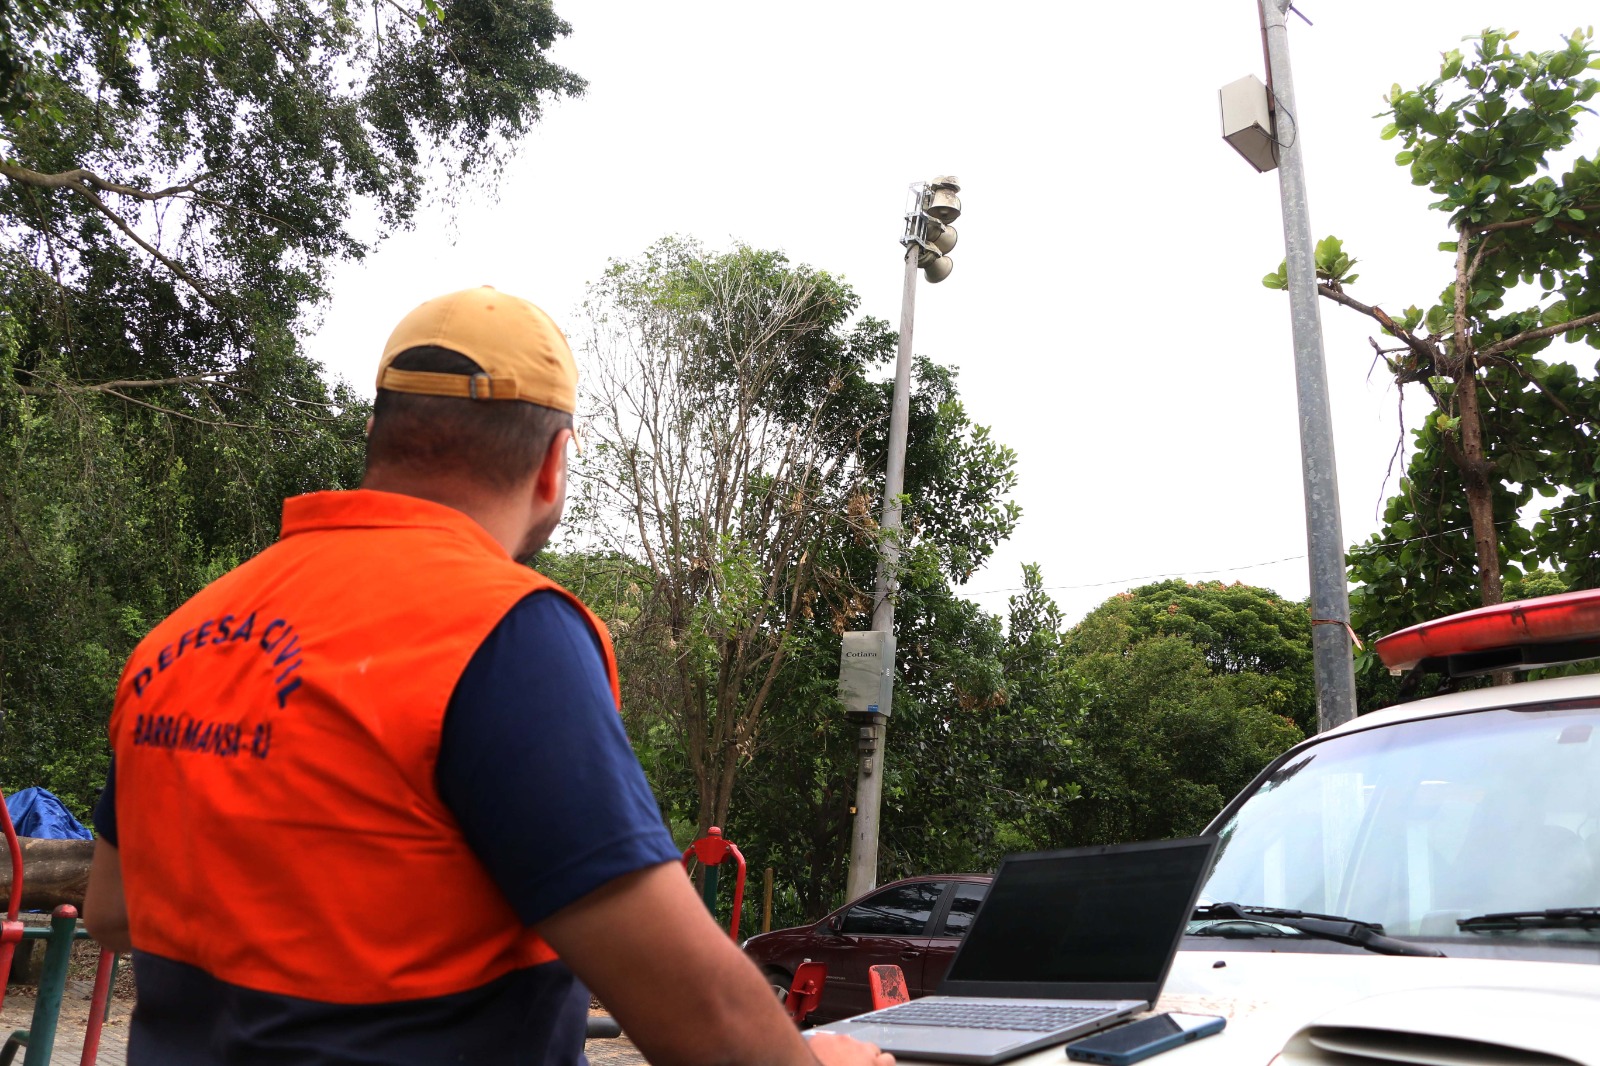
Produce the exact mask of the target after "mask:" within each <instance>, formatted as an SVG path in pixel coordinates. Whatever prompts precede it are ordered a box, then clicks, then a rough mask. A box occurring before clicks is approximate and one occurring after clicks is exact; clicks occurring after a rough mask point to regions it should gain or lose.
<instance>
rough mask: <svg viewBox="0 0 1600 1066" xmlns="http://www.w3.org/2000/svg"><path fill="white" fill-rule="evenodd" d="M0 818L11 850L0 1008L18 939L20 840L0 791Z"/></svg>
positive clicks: (1, 939) (0, 950)
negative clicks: (9, 892) (9, 891)
mask: <svg viewBox="0 0 1600 1066" xmlns="http://www.w3.org/2000/svg"><path fill="white" fill-rule="evenodd" d="M0 818H3V819H5V831H6V849H7V850H8V851H10V853H11V898H10V900H9V901H7V903H6V917H5V921H4V923H0V1007H4V1006H5V1005H6V983H7V982H8V981H9V979H10V977H11V956H12V955H14V954H15V953H16V950H17V944H18V942H19V941H21V940H22V921H21V920H20V918H19V917H18V915H19V914H20V913H21V910H22V841H20V840H18V839H17V827H16V826H14V825H12V824H11V811H10V810H8V809H7V808H6V798H5V795H4V794H3V793H0Z"/></svg>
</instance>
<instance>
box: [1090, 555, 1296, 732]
mask: <svg viewBox="0 0 1600 1066" xmlns="http://www.w3.org/2000/svg"><path fill="white" fill-rule="evenodd" d="M1114 602H1115V604H1117V606H1116V607H1115V609H1114V611H1112V613H1114V614H1115V615H1116V618H1117V622H1118V625H1119V626H1126V627H1127V632H1128V639H1129V640H1130V641H1140V640H1145V639H1147V638H1149V637H1156V636H1171V637H1182V638H1183V639H1185V640H1187V641H1188V642H1189V643H1190V644H1193V645H1194V646H1195V647H1196V648H1197V649H1198V650H1199V652H1200V654H1201V655H1202V656H1203V657H1204V659H1205V662H1206V665H1207V667H1208V668H1209V670H1210V671H1211V672H1212V673H1213V674H1217V675H1219V676H1224V677H1231V678H1235V679H1236V680H1235V682H1234V686H1235V688H1238V689H1240V690H1245V689H1248V690H1250V692H1251V693H1252V696H1251V699H1252V702H1255V703H1257V704H1258V705H1259V706H1261V707H1262V708H1264V709H1266V710H1269V711H1271V712H1273V713H1274V714H1281V715H1283V716H1284V717H1286V718H1289V719H1290V720H1292V721H1293V722H1294V724H1295V725H1297V726H1299V727H1300V729H1301V730H1302V731H1304V732H1306V733H1313V732H1315V731H1316V728H1317V698H1316V682H1315V679H1314V676H1313V670H1312V663H1311V614H1310V612H1309V610H1307V608H1306V604H1305V603H1304V602H1300V603H1295V602H1293V601H1291V600H1286V599H1284V598H1283V597H1281V596H1279V595H1278V594H1277V593H1275V592H1273V591H1272V590H1271V589H1263V588H1256V587H1255V586H1252V585H1245V584H1241V583H1239V582H1234V583H1233V584H1231V585H1229V584H1224V583H1223V582H1221V581H1202V582H1198V583H1196V584H1192V585H1191V584H1189V583H1188V582H1187V581H1182V580H1172V581H1161V582H1157V583H1156V584H1153V585H1144V586H1142V587H1140V588H1136V589H1130V590H1129V591H1127V592H1123V593H1119V594H1118V595H1117V596H1116V597H1115V598H1114ZM1109 606H1110V605H1109V604H1108V605H1107V607H1102V608H1100V610H1101V611H1105V610H1107V608H1108V607H1109ZM1097 613H1098V612H1097ZM1091 631H1092V627H1091V628H1090V629H1087V630H1084V631H1083V632H1084V633H1085V634H1087V633H1089V632H1091ZM1082 639H1084V638H1083V637H1080V638H1079V643H1080V644H1081V641H1082Z"/></svg>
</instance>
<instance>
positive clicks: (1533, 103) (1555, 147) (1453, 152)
mask: <svg viewBox="0 0 1600 1066" xmlns="http://www.w3.org/2000/svg"><path fill="white" fill-rule="evenodd" d="M1515 37H1516V34H1515V33H1506V32H1503V31H1500V30H1485V31H1484V32H1483V33H1482V34H1480V35H1478V36H1476V37H1472V38H1469V39H1468V40H1470V41H1471V42H1472V47H1471V49H1470V54H1463V52H1462V51H1461V50H1460V49H1452V50H1450V51H1449V52H1446V53H1444V55H1443V58H1442V62H1441V64H1440V70H1439V76H1438V77H1437V78H1435V79H1434V80H1432V81H1430V82H1428V83H1426V84H1424V85H1421V86H1418V87H1417V88H1415V89H1402V88H1401V87H1400V86H1399V85H1395V86H1394V87H1393V88H1391V90H1390V92H1389V96H1388V101H1387V103H1388V107H1387V108H1386V110H1385V111H1384V112H1383V114H1382V116H1381V117H1385V118H1387V119H1388V120H1389V121H1388V122H1387V124H1386V125H1385V126H1384V127H1383V130H1382V136H1383V137H1384V138H1385V139H1398V140H1399V141H1400V143H1401V145H1402V150H1401V151H1400V152H1399V154H1398V155H1396V157H1395V162H1396V163H1397V164H1398V165H1400V166H1402V167H1405V168H1406V169H1407V172H1408V173H1409V175H1410V178H1411V181H1412V183H1413V184H1414V185H1421V186H1426V187H1427V188H1429V189H1430V190H1431V191H1432V192H1433V193H1434V194H1435V195H1437V196H1438V197H1439V199H1438V200H1437V201H1436V202H1435V203H1433V204H1432V205H1431V206H1432V207H1433V208H1434V209H1435V210H1438V211H1440V212H1443V213H1444V214H1445V215H1446V216H1448V219H1449V222H1448V225H1449V233H1448V235H1447V239H1446V240H1444V241H1442V242H1441V243H1440V245H1439V248H1440V249H1441V250H1443V251H1446V252H1449V253H1451V254H1452V257H1453V266H1452V269H1451V270H1450V271H1449V272H1448V274H1447V276H1446V278H1445V279H1444V280H1445V284H1444V287H1443V288H1442V290H1441V291H1440V293H1439V295H1438V297H1437V298H1436V299H1434V300H1431V301H1424V302H1422V303H1419V304H1416V305H1412V306H1410V307H1407V308H1405V309H1404V310H1403V311H1399V312H1396V313H1390V312H1387V311H1385V310H1384V309H1383V308H1381V307H1378V306H1375V305H1368V304H1365V303H1362V302H1361V301H1359V300H1357V299H1356V298H1355V297H1353V296H1352V295H1351V294H1350V291H1349V289H1350V287H1351V285H1352V283H1353V282H1355V280H1356V277H1355V275H1353V274H1351V273H1350V270H1351V268H1352V267H1353V266H1354V260H1353V259H1351V258H1350V256H1349V254H1348V253H1346V252H1345V251H1344V248H1343V245H1342V243H1341V242H1340V241H1338V240H1337V239H1336V238H1333V237H1329V238H1327V239H1326V240H1324V241H1322V242H1320V243H1319V245H1318V247H1317V272H1318V277H1319V279H1320V284H1319V286H1318V291H1319V292H1320V293H1321V295H1322V296H1323V297H1325V298H1327V299H1329V300H1332V301H1334V302H1335V303H1338V304H1341V305H1343V306H1345V307H1347V308H1350V309H1352V310H1355V311H1357V312H1359V313H1361V314H1363V315H1366V316H1368V317H1369V318H1371V319H1372V320H1373V321H1374V322H1375V323H1376V324H1377V325H1378V326H1379V327H1380V329H1381V335H1382V338H1383V339H1382V340H1377V339H1375V340H1374V341H1373V347H1374V348H1375V349H1377V351H1378V354H1379V356H1380V357H1381V358H1382V359H1383V360H1384V362H1385V363H1386V365H1387V366H1388V368H1389V370H1390V371H1391V373H1393V375H1394V378H1395V381H1396V382H1397V383H1398V384H1399V385H1400V386H1401V387H1402V389H1403V388H1404V387H1405V386H1406V385H1412V384H1415V385H1420V386H1421V387H1422V390H1423V392H1424V393H1425V395H1426V396H1427V397H1428V400H1429V403H1430V404H1431V406H1432V413H1431V414H1430V415H1429V417H1428V418H1427V419H1426V421H1425V422H1424V423H1423V425H1422V427H1421V428H1420V429H1419V430H1418V431H1417V432H1416V449H1415V452H1414V454H1413V455H1412V457H1411V460H1410V464H1409V467H1408V470H1407V472H1406V475H1405V477H1404V478H1403V479H1402V480H1401V483H1400V492H1399V493H1398V494H1397V495H1396V496H1394V497H1393V498H1392V499H1390V500H1389V502H1388V505H1387V507H1386V508H1385V511H1384V526H1383V529H1382V530H1381V531H1380V532H1379V533H1378V534H1376V535H1375V536H1374V537H1373V538H1372V539H1371V540H1370V541H1369V542H1368V543H1367V544H1365V545H1361V546H1358V547H1356V548H1355V549H1354V550H1353V551H1352V553H1351V576H1352V578H1353V579H1354V580H1355V581H1356V582H1358V583H1359V587H1358V588H1357V589H1356V591H1355V592H1354V593H1353V594H1352V597H1351V608H1352V615H1353V619H1354V621H1355V624H1356V625H1357V626H1358V627H1359V628H1361V629H1362V630H1364V631H1367V632H1375V633H1381V632H1385V631H1389V630H1393V629H1398V628H1402V627H1404V626H1406V625H1410V624H1412V623H1414V622H1418V621H1422V620H1424V619H1427V618H1432V617H1437V616H1439V615H1441V614H1448V613H1452V612H1455V611H1459V610H1463V609H1465V608H1467V607H1470V606H1476V605H1477V604H1480V603H1481V604H1491V603H1498V602H1500V601H1501V600H1502V599H1503V598H1504V595H1505V589H1504V586H1505V585H1506V583H1507V582H1508V581H1510V582H1515V581H1516V580H1517V579H1518V576H1519V575H1520V574H1521V573H1523V572H1528V571H1532V570H1535V569H1537V568H1539V567H1548V568H1551V569H1553V570H1555V571H1556V572H1558V573H1559V574H1561V575H1562V576H1563V579H1564V580H1565V581H1566V582H1567V583H1569V584H1571V585H1573V586H1579V587H1586V586H1590V585H1593V584H1595V583H1596V582H1597V581H1600V562H1597V560H1600V539H1597V538H1600V534H1597V533H1596V528H1597V527H1596V524H1595V523H1594V521H1593V518H1594V514H1595V507H1596V504H1597V499H1600V497H1597V493H1596V480H1597V475H1600V450H1597V448H1596V438H1595V427H1596V424H1597V420H1600V384H1597V381H1596V378H1595V375H1594V371H1593V367H1592V365H1591V364H1589V363H1588V362H1587V361H1586V360H1579V361H1567V360H1562V359H1559V358H1553V357H1552V356H1551V354H1550V351H1549V349H1550V348H1551V346H1552V344H1553V343H1554V342H1555V341H1556V340H1557V339H1561V340H1563V341H1565V342H1566V343H1568V344H1573V343H1576V342H1579V341H1584V342H1587V344H1588V345H1589V346H1590V347H1592V348H1593V347H1600V261H1597V259H1596V256H1595V238H1596V232H1597V231H1596V228H1595V227H1596V224H1597V220H1600V163H1597V159H1596V157H1595V156H1593V155H1589V156H1584V155H1581V154H1580V155H1572V154H1571V150H1572V148H1573V147H1574V145H1575V143H1576V138H1577V127H1578V120H1579V117H1580V116H1581V115H1582V114H1583V113H1584V112H1586V111H1590V110H1591V107H1590V102H1591V101H1592V100H1593V99H1594V97H1595V95H1596V93H1597V92H1600V81H1597V80H1596V79H1595V78H1594V77H1592V76H1590V72H1591V71H1592V70H1593V69H1594V68H1595V67H1596V66H1597V62H1596V59H1595V56H1596V54H1597V53H1596V52H1595V50H1594V48H1593V47H1592V46H1591V34H1590V33H1589V32H1588V31H1585V30H1575V31H1573V33H1572V35H1571V36H1569V37H1567V38H1566V39H1565V43H1564V45H1563V46H1562V47H1560V48H1555V49H1551V50H1547V51H1527V52H1519V51H1516V50H1514V49H1513V48H1512V45H1511V42H1512V40H1513V39H1514V38H1515ZM1555 159H1559V160H1561V165H1562V166H1563V167H1564V169H1563V170H1560V171H1558V170H1557V169H1555V164H1554V163H1553V160H1555ZM1265 280H1266V284H1268V285H1269V286H1270V287H1275V288H1282V287H1283V285H1284V283H1285V282H1284V277H1283V273H1282V270H1281V268H1280V271H1279V272H1278V273H1277V274H1269V275H1268V276H1267V278H1266V279H1265ZM1580 364H1581V366H1582V367H1583V368H1584V369H1580ZM1535 496H1540V497H1543V498H1545V499H1547V500H1549V501H1550V502H1549V504H1548V505H1546V506H1545V508H1544V509H1543V510H1542V511H1540V512H1539V514H1538V517H1537V519H1536V520H1535V521H1534V522H1533V523H1532V524H1531V527H1529V526H1524V525H1523V524H1522V523H1521V522H1519V521H1518V519H1519V516H1521V515H1522V514H1523V513H1524V511H1525V509H1526V508H1527V507H1528V506H1529V504H1530V503H1531V502H1532V501H1533V499H1534V497H1535ZM1377 668H1378V667H1377V664H1376V661H1375V660H1374V659H1373V657H1372V656H1371V655H1370V654H1369V655H1366V656H1364V657H1363V658H1362V660H1361V669H1362V671H1363V672H1364V673H1370V672H1371V671H1373V670H1375V669H1377Z"/></svg>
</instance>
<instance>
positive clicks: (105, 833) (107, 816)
mask: <svg viewBox="0 0 1600 1066" xmlns="http://www.w3.org/2000/svg"><path fill="white" fill-rule="evenodd" d="M90 821H91V822H93V823H94V835H95V836H97V837H99V838H100V839H101V840H104V841H105V842H106V843H107V844H110V845H111V846H112V847H118V846H119V845H118V844H117V761H116V760H115V759H113V760H111V765H110V766H108V767H106V787H105V788H102V789H101V790H100V798H99V799H97V800H96V801H95V804H94V817H93V818H91V819H90Z"/></svg>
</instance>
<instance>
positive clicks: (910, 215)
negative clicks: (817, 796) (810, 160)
mask: <svg viewBox="0 0 1600 1066" xmlns="http://www.w3.org/2000/svg"><path fill="white" fill-rule="evenodd" d="M913 189H914V192H915V195H916V203H915V205H914V206H913V207H912V209H911V210H910V211H909V212H907V214H906V230H905V235H904V236H903V237H901V239H900V243H901V244H903V245H904V246H905V280H904V284H903V288H902V289H901V293H900V348H899V351H898V353H897V354H896V355H895V361H894V399H893V401H892V403H891V406H890V409H889V459H888V468H887V470H886V471H885V476H884V486H883V518H882V521H881V522H880V523H879V532H880V537H881V540H880V549H879V551H880V554H879V556H878V580H877V590H876V592H875V593H874V596H873V604H872V629H873V632H875V633H891V634H892V633H893V632H894V600H895V592H896V591H897V590H898V588H899V584H900V581H899V574H900V528H901V526H900V497H901V496H902V495H903V494H904V492H905V481H906V433H907V427H908V425H909V423H910V421H911V326H912V320H913V318H914V316H915V311H916V304H917V270H918V268H921V269H922V270H924V271H925V272H926V273H927V277H928V280H929V281H930V282H932V283H935V284H937V283H938V282H940V281H943V280H944V279H945V278H947V277H949V276H950V269H951V263H950V259H949V257H948V256H947V255H945V253H946V252H948V251H950V249H952V248H954V247H955V243H956V231H955V228H954V227H953V226H950V225H949V223H950V222H953V221H954V220H955V219H956V217H957V216H958V215H960V213H961V202H960V201H959V200H958V199H956V196H955V194H956V192H958V191H959V190H960V185H959V184H958V183H957V182H956V180H955V179H954V178H948V177H946V178H939V179H936V180H935V181H933V182H930V183H928V184H925V185H918V186H914V187H913ZM893 646H894V645H893V644H892V643H890V644H889V647H891V648H892V647H893ZM888 671H889V673H888V678H887V683H886V684H885V686H884V688H883V701H882V703H881V704H879V705H878V709H879V713H868V714H861V715H859V719H860V722H861V725H860V734H859V739H858V743H857V754H858V755H859V761H858V763H857V766H856V803H855V807H854V809H853V811H852V813H853V814H854V815H855V822H854V825H853V827H852V829H851V833H850V869H849V874H848V877H847V879H846V883H845V896H846V898H847V899H855V898H856V897H857V896H861V895H864V894H865V893H867V892H870V891H872V890H873V889H874V888H876V887H877V884H878V813H879V809H880V807H881V806H882V800H883V762H884V755H885V754H886V751H885V746H884V742H885V740H886V737H887V733H888V722H889V715H888V712H889V709H890V706H889V699H890V698H891V696H892V695H893V690H894V664H893V663H892V662H891V663H889V664H888Z"/></svg>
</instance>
